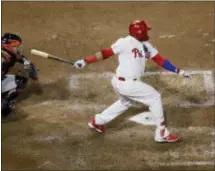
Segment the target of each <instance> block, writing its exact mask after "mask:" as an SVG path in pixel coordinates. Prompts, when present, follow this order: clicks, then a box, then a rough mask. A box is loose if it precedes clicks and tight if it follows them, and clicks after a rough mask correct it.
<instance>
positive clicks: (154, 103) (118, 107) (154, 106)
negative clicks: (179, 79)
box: [95, 76, 168, 133]
mask: <svg viewBox="0 0 215 171" xmlns="http://www.w3.org/2000/svg"><path fill="white" fill-rule="evenodd" d="M112 86H113V88H114V90H115V92H116V93H117V94H118V96H119V100H117V101H116V102H115V103H113V104H112V105H111V106H110V107H108V108H107V109H105V110H104V111H103V112H102V113H100V114H96V115H95V122H96V124H97V125H104V124H107V123H108V122H110V121H111V120H113V119H114V118H116V117H117V116H119V115H120V114H122V113H123V112H124V111H126V110H127V109H128V108H130V107H131V106H132V101H137V102H140V103H142V104H145V105H147V106H149V110H150V111H151V112H152V113H153V114H154V116H155V119H156V125H157V130H156V132H160V130H161V129H164V128H165V125H164V116H163V106H162V101H161V95H160V93H158V92H157V91H156V90H155V89H154V88H153V87H151V86H150V85H148V84H146V83H143V82H142V81H140V80H136V81H134V80H132V79H126V80H125V81H121V80H119V79H118V78H117V77H116V76H114V77H113V78H112ZM166 133H168V132H166Z"/></svg>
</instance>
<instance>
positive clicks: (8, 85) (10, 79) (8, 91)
mask: <svg viewBox="0 0 215 171" xmlns="http://www.w3.org/2000/svg"><path fill="white" fill-rule="evenodd" d="M1 87H2V89H1V97H2V101H1V110H2V112H1V114H2V116H7V115H8V114H9V113H10V112H11V110H12V108H13V107H14V105H15V100H14V98H13V97H17V95H16V88H17V85H16V80H15V76H14V75H5V76H4V77H3V78H2V82H1Z"/></svg>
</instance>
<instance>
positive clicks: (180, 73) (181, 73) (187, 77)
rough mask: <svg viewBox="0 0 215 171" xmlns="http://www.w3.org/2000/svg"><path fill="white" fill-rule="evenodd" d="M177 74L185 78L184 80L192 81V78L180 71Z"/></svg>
mask: <svg viewBox="0 0 215 171" xmlns="http://www.w3.org/2000/svg"><path fill="white" fill-rule="evenodd" d="M178 74H179V75H180V76H183V77H184V78H186V79H189V80H191V79H192V77H191V76H190V74H188V73H186V72H185V71H184V70H180V71H179V73H178Z"/></svg>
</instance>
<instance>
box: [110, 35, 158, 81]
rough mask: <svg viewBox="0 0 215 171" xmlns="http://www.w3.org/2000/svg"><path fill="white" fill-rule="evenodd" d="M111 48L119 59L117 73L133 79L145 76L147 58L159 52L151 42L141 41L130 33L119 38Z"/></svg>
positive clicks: (119, 75)
mask: <svg viewBox="0 0 215 171" xmlns="http://www.w3.org/2000/svg"><path fill="white" fill-rule="evenodd" d="M111 48H112V49H113V52H114V53H115V54H116V55H118V59H119V65H118V67H117V70H116V75H117V76H118V77H125V78H132V79H134V78H136V79H139V78H140V77H141V76H143V74H144V70H145V64H146V61H147V59H149V58H152V57H154V56H155V55H156V54H157V53H158V51H157V49H155V48H154V47H153V46H152V45H151V44H150V43H149V42H147V41H144V42H139V41H138V40H136V39H135V38H134V37H132V36H130V35H129V36H127V37H125V38H120V39H118V40H117V41H116V42H115V43H114V44H113V45H112V46H111Z"/></svg>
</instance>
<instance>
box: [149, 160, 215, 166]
mask: <svg viewBox="0 0 215 171" xmlns="http://www.w3.org/2000/svg"><path fill="white" fill-rule="evenodd" d="M152 164H154V165H158V166H159V165H160V166H214V165H215V161H181V162H180V161H178V162H163V163H162V162H161V163H160V162H159V163H158V162H157V163H152Z"/></svg>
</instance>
